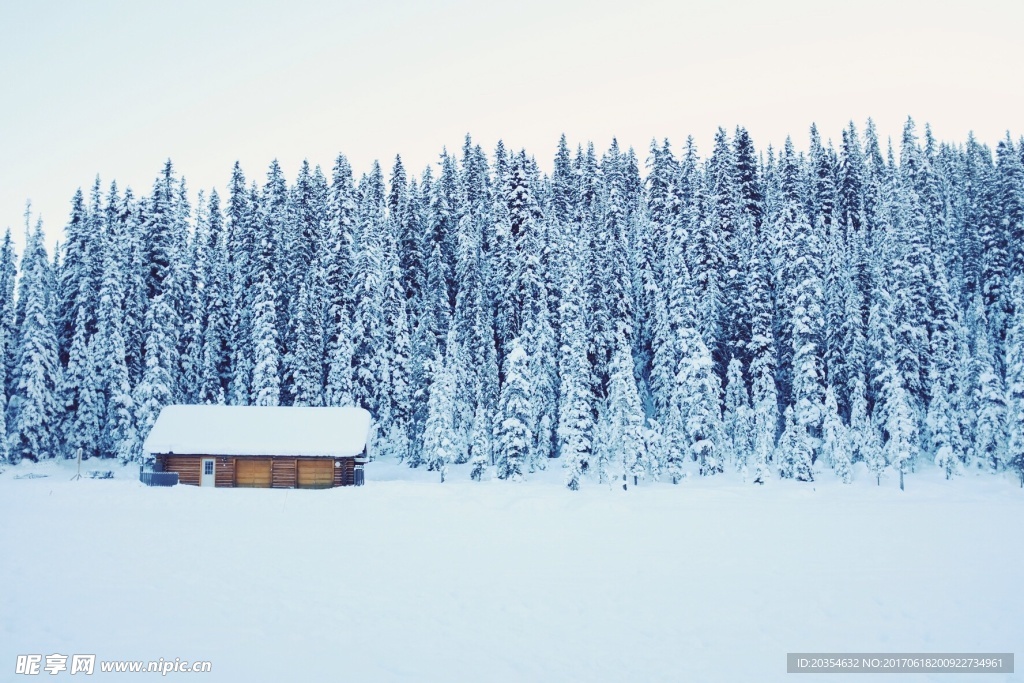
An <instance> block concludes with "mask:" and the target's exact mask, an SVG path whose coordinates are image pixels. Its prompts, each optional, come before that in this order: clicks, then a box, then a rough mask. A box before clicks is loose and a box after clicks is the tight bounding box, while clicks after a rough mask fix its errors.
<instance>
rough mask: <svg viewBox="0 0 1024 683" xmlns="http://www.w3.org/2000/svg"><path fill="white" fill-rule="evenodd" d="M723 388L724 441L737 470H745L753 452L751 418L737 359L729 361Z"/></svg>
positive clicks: (739, 363)
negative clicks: (725, 382)
mask: <svg viewBox="0 0 1024 683" xmlns="http://www.w3.org/2000/svg"><path fill="white" fill-rule="evenodd" d="M726 376H727V380H726V381H727V384H726V387H725V414H724V416H723V417H724V427H725V441H726V449H727V450H728V452H729V454H730V455H731V456H732V459H733V462H734V463H735V464H736V467H737V469H740V470H745V469H746V467H747V462H748V461H749V459H750V456H751V454H752V450H753V416H752V415H751V408H750V395H749V394H748V393H747V385H746V382H745V380H744V378H743V363H742V361H740V359H738V358H733V359H731V360H730V361H729V366H728V369H727V373H726Z"/></svg>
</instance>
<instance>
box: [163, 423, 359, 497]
mask: <svg viewBox="0 0 1024 683" xmlns="http://www.w3.org/2000/svg"><path fill="white" fill-rule="evenodd" d="M369 433H370V413H368V412H367V411H365V410H363V409H362V408H304V407H303V408H297V407H261V406H211V405H175V406H167V407H166V408H164V409H163V410H162V411H161V412H160V416H159V417H158V418H157V420H156V423H155V424H154V425H153V429H152V430H151V431H150V433H149V436H148V437H146V441H145V443H144V444H143V450H144V451H145V452H146V453H147V454H148V455H149V456H150V457H152V458H153V459H154V465H153V466H154V469H156V470H158V471H159V470H162V471H165V472H177V473H178V479H179V481H180V483H182V484H191V485H193V486H220V487H235V486H242V487H255V488H300V489H302V488H310V489H317V488H332V487H334V486H350V485H356V486H358V485H360V484H362V483H363V463H365V462H366V457H367V439H368V438H369Z"/></svg>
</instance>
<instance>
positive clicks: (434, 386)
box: [423, 339, 463, 483]
mask: <svg viewBox="0 0 1024 683" xmlns="http://www.w3.org/2000/svg"><path fill="white" fill-rule="evenodd" d="M452 341H453V344H452V345H451V346H449V352H453V351H454V350H455V347H456V345H455V344H454V339H453V340H452ZM432 369H433V371H434V381H433V382H432V383H431V385H430V398H429V399H428V400H427V424H426V428H425V429H424V432H423V458H424V460H426V463H427V469H428V470H429V471H431V472H438V473H439V474H440V475H441V482H442V483H443V482H444V480H445V477H446V476H447V474H448V465H449V463H451V462H453V461H454V460H455V459H456V457H457V454H458V453H459V452H461V450H463V449H462V448H460V446H459V445H458V444H457V443H456V441H457V440H458V439H459V435H458V434H457V433H456V430H455V420H454V411H455V405H454V403H455V376H454V372H453V371H454V367H453V365H452V362H451V360H450V354H449V358H448V359H442V358H441V356H440V355H436V356H435V357H434V361H433V363H432Z"/></svg>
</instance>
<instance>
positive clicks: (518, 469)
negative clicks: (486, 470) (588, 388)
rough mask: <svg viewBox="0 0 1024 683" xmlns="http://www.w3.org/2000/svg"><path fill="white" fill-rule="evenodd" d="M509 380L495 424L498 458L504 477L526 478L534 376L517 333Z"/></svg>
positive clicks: (507, 372) (507, 367)
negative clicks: (531, 373)
mask: <svg viewBox="0 0 1024 683" xmlns="http://www.w3.org/2000/svg"><path fill="white" fill-rule="evenodd" d="M504 374H505V383H504V384H503V385H502V387H501V397H500V399H499V400H498V414H497V416H496V424H495V432H496V433H495V444H494V447H495V451H496V453H495V456H496V457H495V460H496V461H497V468H498V470H497V474H498V478H500V479H512V480H515V481H519V480H521V479H522V478H523V474H524V472H525V468H526V464H527V462H529V459H530V449H531V446H532V444H533V433H532V432H531V431H530V419H531V416H532V415H533V407H532V405H531V401H532V398H533V378H532V377H531V376H530V362H529V359H528V358H527V356H526V351H524V350H523V345H522V342H521V341H520V340H519V338H518V337H517V338H516V339H514V340H512V344H511V348H510V350H509V353H508V355H507V356H506V357H505V373H504Z"/></svg>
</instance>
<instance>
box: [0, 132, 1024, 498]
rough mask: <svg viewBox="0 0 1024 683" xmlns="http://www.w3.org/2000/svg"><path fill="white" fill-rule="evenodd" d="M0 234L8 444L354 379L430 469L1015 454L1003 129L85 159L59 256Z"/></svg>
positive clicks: (1018, 316)
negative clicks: (385, 164)
mask: <svg viewBox="0 0 1024 683" xmlns="http://www.w3.org/2000/svg"><path fill="white" fill-rule="evenodd" d="M30 226H32V222H31V217H30V214H29V212H28V210H26V226H25V227H26V233H27V234H26V238H27V239H26V248H25V253H24V254H22V255H21V257H20V264H19V259H18V257H17V255H16V254H15V249H14V246H13V242H12V240H11V236H10V231H8V233H7V236H6V237H5V240H4V242H3V245H2V248H0V354H2V357H3V362H2V363H0V373H2V374H3V377H2V378H0V379H2V381H0V386H2V388H3V391H2V395H0V403H2V405H0V408H2V409H0V458H2V459H3V460H4V461H8V462H11V463H16V462H18V461H20V460H22V459H25V458H28V459H31V460H41V459H46V458H59V457H72V456H73V455H74V454H75V453H77V452H78V450H79V449H81V451H82V453H83V455H84V457H86V458H91V457H115V458H120V459H121V460H123V461H129V460H135V461H141V460H143V459H144V454H143V453H142V447H141V443H142V440H143V439H144V437H145V435H146V434H147V433H148V430H149V429H150V427H151V426H152V424H153V422H154V421H155V419H156V416H157V415H158V414H159V411H160V409H161V408H162V407H163V406H165V405H168V404H172V403H226V404H232V405H265V406H276V405H296V406H342V405H352V404H355V405H361V406H363V407H365V408H367V409H368V410H369V411H370V412H371V413H372V414H373V416H374V420H375V425H376V437H375V449H374V450H375V452H376V453H377V454H382V455H386V456H390V457H394V458H398V459H400V460H401V461H403V462H405V463H408V464H409V465H410V466H412V467H426V468H428V469H429V470H431V471H437V472H438V474H439V476H440V478H441V479H442V481H443V479H444V477H445V476H446V475H447V471H448V465H449V464H451V463H471V467H470V468H469V471H470V472H471V476H472V477H473V478H482V477H487V476H497V477H499V478H502V479H513V480H517V479H522V478H524V477H527V476H529V474H530V473H531V472H535V471H536V470H538V469H541V468H546V467H551V466H557V467H561V468H563V469H564V472H565V483H566V486H567V487H568V488H570V489H576V488H578V487H579V486H580V485H581V484H582V483H583V482H585V481H588V480H591V481H599V482H620V481H621V482H622V483H623V485H630V484H636V483H639V482H640V481H642V480H658V479H661V480H670V481H673V482H678V481H679V480H680V479H682V478H683V477H684V476H687V475H688V474H689V473H696V474H699V475H714V474H716V473H720V472H723V471H725V470H726V469H737V470H740V471H742V472H744V474H745V476H746V477H747V478H748V480H750V481H753V482H764V481H766V480H768V479H769V478H771V477H783V478H793V479H798V480H805V481H811V480H813V479H814V478H815V477H816V476H819V475H820V473H822V472H824V471H829V470H831V471H833V472H834V473H835V475H836V476H838V477H840V478H841V479H842V480H844V481H850V480H851V478H852V476H853V472H854V468H853V467H854V464H855V463H858V462H863V463H864V465H865V467H866V470H867V472H869V473H870V475H871V476H872V477H875V478H877V479H878V480H879V481H881V478H882V476H883V475H885V474H886V473H894V474H899V476H900V477H901V480H902V475H903V474H905V473H906V472H909V471H912V470H913V469H914V468H915V467H916V466H917V465H918V464H919V463H921V462H924V461H933V462H934V463H935V464H936V465H937V466H938V467H940V468H942V470H943V471H944V472H945V474H946V476H947V477H952V476H954V475H956V474H958V473H962V472H964V471H968V470H971V471H974V470H985V471H992V472H1002V471H1006V470H1008V469H1015V470H1016V471H1017V472H1019V473H1020V476H1021V481H1022V485H1024V139H1022V140H1018V141H1014V140H1013V139H1012V138H1011V137H1010V135H1009V134H1007V136H1006V138H1005V139H1003V140H1002V141H1000V142H999V143H998V144H997V145H996V147H995V150H994V151H993V150H992V149H991V148H990V147H988V146H986V145H984V144H981V143H979V142H978V141H977V140H975V139H974V138H973V137H968V139H967V140H966V141H965V142H963V143H956V144H953V143H939V142H938V141H936V140H935V139H934V138H933V136H932V134H931V131H930V129H929V128H928V127H927V126H926V127H925V129H924V132H923V135H920V134H919V133H918V131H917V128H916V126H915V124H914V122H913V121H912V120H909V119H908V121H907V123H906V125H905V127H904V130H903V134H902V137H901V139H900V140H899V141H898V153H897V150H896V149H894V144H893V142H892V141H891V140H890V141H888V142H887V144H886V145H885V148H884V150H883V145H882V143H881V141H880V140H879V138H878V135H877V133H876V131H875V128H874V125H873V124H872V123H871V122H870V121H868V123H867V126H866V127H865V129H864V130H863V133H861V132H860V131H858V129H857V128H856V127H855V126H854V125H853V124H852V123H851V124H850V125H849V127H848V128H846V129H845V130H844V131H843V134H842V139H841V141H840V144H839V146H838V147H836V146H835V145H834V144H833V143H832V142H831V141H828V142H825V141H823V140H822V139H821V137H820V135H819V134H818V132H817V130H816V129H815V128H814V127H812V129H811V131H810V140H809V148H808V150H807V151H806V152H802V151H801V152H798V151H797V150H796V149H795V147H794V145H793V143H792V142H791V141H790V140H787V141H786V143H785V145H784V146H783V148H782V149H779V150H776V149H773V148H771V147H769V148H767V149H766V150H763V151H758V150H757V149H756V148H755V146H754V144H753V141H752V140H751V138H750V136H749V134H748V133H747V131H746V130H745V129H743V128H742V127H740V128H737V129H736V130H735V131H734V132H733V133H732V134H731V135H730V134H729V133H728V132H727V131H725V130H723V129H719V131H718V133H717V134H716V136H715V139H714V144H713V147H712V149H711V150H710V154H708V155H706V157H701V156H700V155H699V154H698V151H697V149H696V145H695V144H694V142H693V140H692V138H691V139H689V140H687V141H686V143H685V144H684V145H683V147H682V148H681V149H673V147H672V146H671V145H670V143H669V142H668V141H667V140H665V141H663V142H661V143H657V142H654V143H652V144H651V147H650V150H649V152H648V153H647V155H646V158H645V159H644V161H643V162H642V163H641V161H640V159H639V158H638V157H637V155H636V154H635V152H634V151H633V150H632V149H629V150H625V151H623V150H622V149H620V148H619V146H618V144H617V143H616V142H615V141H613V142H612V144H611V146H610V147H609V149H608V150H606V151H605V152H603V153H602V154H600V155H598V153H597V151H596V150H595V149H594V146H593V144H588V145H586V146H582V145H581V146H577V147H576V149H575V150H572V149H571V148H570V147H569V145H568V143H567V141H566V139H565V137H564V136H563V137H562V139H561V140H560V142H559V145H558V148H557V151H556V154H555V158H554V164H553V171H552V172H551V173H550V174H548V173H544V172H542V171H541V169H540V167H539V165H538V164H537V162H536V160H535V158H534V157H532V156H530V155H528V154H527V153H526V152H525V151H518V152H513V151H510V150H507V149H506V148H505V147H504V145H503V144H502V143H499V144H498V145H497V148H496V149H495V150H494V151H493V153H492V154H490V155H488V154H487V153H486V152H485V151H484V150H483V149H482V148H481V147H480V146H479V145H475V144H473V142H472V140H471V139H470V138H469V137H468V136H467V138H466V140H465V144H464V145H463V147H462V149H461V151H460V152H457V153H450V152H448V151H444V152H442V154H441V155H440V159H439V162H438V163H437V164H435V165H432V166H430V167H428V168H426V169H424V170H423V171H422V172H421V173H420V174H419V175H410V174H409V173H407V171H406V169H405V167H404V166H403V164H402V161H401V158H400V157H399V158H396V159H395V161H394V164H393V166H392V168H391V170H390V174H389V176H388V178H387V180H385V175H384V172H383V170H382V168H381V166H380V165H379V164H378V163H374V164H373V166H372V168H371V169H370V170H369V171H368V172H367V173H364V174H362V175H361V176H359V177H358V179H357V178H356V176H355V175H354V174H353V171H352V169H351V167H350V165H349V163H348V161H347V160H346V158H345V157H344V155H339V156H338V157H337V160H336V161H335V163H334V165H333V168H331V169H330V173H329V174H328V173H326V172H325V171H324V170H322V169H321V168H320V167H319V166H317V167H311V166H310V164H309V163H308V162H304V163H303V164H302V166H301V168H300V169H299V172H298V176H297V178H296V179H295V181H294V182H293V183H289V182H288V181H287V180H286V178H285V176H284V173H283V171H282V170H281V167H280V165H279V164H278V163H277V162H276V161H274V162H273V163H271V164H270V167H269V169H268V171H267V172H266V175H265V176H264V177H262V178H261V180H260V182H256V181H253V182H249V181H247V179H246V176H245V175H244V173H243V171H242V169H241V167H240V166H239V164H237V163H236V164H235V166H234V169H233V171H232V173H231V178H230V182H229V184H228V186H227V188H226V192H225V198H224V199H223V200H222V197H221V195H220V193H218V192H217V190H212V191H210V192H209V193H208V194H207V193H205V192H199V193H198V195H197V198H196V201H195V202H194V203H193V201H192V197H191V196H190V193H189V191H188V189H187V186H186V183H185V180H184V178H181V177H179V176H178V174H177V173H176V171H175V169H174V167H173V165H172V164H171V162H170V161H168V162H167V163H166V164H165V165H164V167H163V169H162V172H161V173H160V174H159V175H158V177H157V178H156V181H155V182H154V184H153V187H152V190H151V191H150V193H149V194H148V195H146V196H136V195H135V194H134V193H133V192H132V191H131V190H130V189H126V190H124V191H121V190H120V188H119V187H118V185H117V184H116V182H115V183H111V184H110V185H109V187H104V186H103V185H102V184H101V182H100V180H99V179H98V178H97V180H96V182H95V183H94V184H93V185H92V187H91V190H90V191H89V192H88V193H84V192H82V191H81V190H79V191H78V192H77V193H75V195H74V198H73V199H72V202H71V212H70V217H69V219H68V222H67V225H66V227H65V229H64V240H63V242H62V243H61V244H60V245H59V246H58V248H57V249H56V250H55V253H54V254H53V256H52V257H51V256H50V255H49V254H48V253H47V249H46V248H45V238H44V233H43V227H42V224H41V222H40V221H36V223H35V225H34V226H33V227H32V229H31V230H29V228H30Z"/></svg>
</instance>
